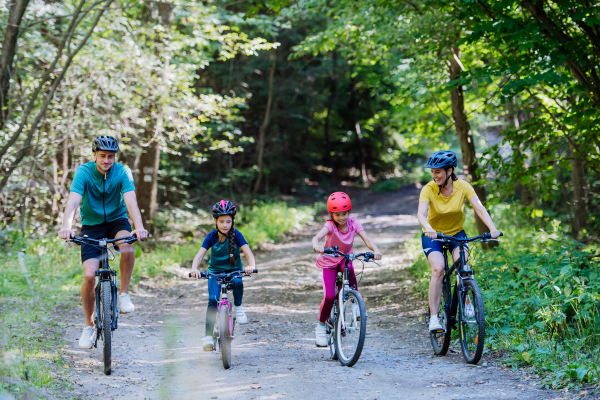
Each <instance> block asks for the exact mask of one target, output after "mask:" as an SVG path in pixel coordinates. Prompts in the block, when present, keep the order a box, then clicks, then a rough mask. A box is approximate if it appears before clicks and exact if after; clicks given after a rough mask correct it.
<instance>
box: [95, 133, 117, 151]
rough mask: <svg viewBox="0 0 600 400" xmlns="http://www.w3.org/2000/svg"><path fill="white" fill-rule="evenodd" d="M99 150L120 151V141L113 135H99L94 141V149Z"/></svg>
mask: <svg viewBox="0 0 600 400" xmlns="http://www.w3.org/2000/svg"><path fill="white" fill-rule="evenodd" d="M99 150H103V151H114V152H115V153H116V152H118V151H119V142H118V141H117V139H115V138H114V137H112V136H98V137H97V138H96V139H94V142H93V143H92V151H93V152H94V153H95V152H97V151H99Z"/></svg>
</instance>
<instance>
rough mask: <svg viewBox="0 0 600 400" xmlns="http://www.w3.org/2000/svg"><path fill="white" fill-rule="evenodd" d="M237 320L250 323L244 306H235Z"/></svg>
mask: <svg viewBox="0 0 600 400" xmlns="http://www.w3.org/2000/svg"><path fill="white" fill-rule="evenodd" d="M235 320H236V321H237V322H238V323H240V324H246V323H248V316H247V315H246V309H245V308H244V306H239V307H238V306H236V307H235Z"/></svg>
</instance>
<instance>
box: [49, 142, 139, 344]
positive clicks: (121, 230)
mask: <svg viewBox="0 0 600 400" xmlns="http://www.w3.org/2000/svg"><path fill="white" fill-rule="evenodd" d="M92 151H93V152H94V161H90V162H88V163H86V164H82V165H80V166H79V167H78V168H77V170H75V176H74V177H73V183H72V184H71V193H70V194H69V198H68V199H67V207H66V208H65V214H64V217H63V224H62V229H61V230H60V232H58V236H59V237H60V238H61V239H65V240H66V241H67V242H68V241H69V240H70V239H71V238H72V237H74V236H75V232H73V230H72V225H73V217H74V216H75V211H76V210H77V207H79V205H80V204H81V224H82V227H81V235H82V236H83V235H87V236H88V237H90V238H93V239H104V238H117V237H124V236H133V235H137V238H138V241H139V240H141V239H145V238H147V237H148V231H147V230H145V229H144V224H143V222H142V216H141V213H140V209H139V207H138V204H137V199H136V197H135V186H134V183H133V176H132V175H131V170H130V169H129V168H128V167H126V166H124V165H123V164H120V163H117V162H115V156H116V154H117V152H118V151H119V143H118V142H117V140H116V139H115V138H113V137H110V136H99V137H97V138H96V139H95V140H94V142H93V144H92ZM128 211H129V215H130V216H131V219H132V220H133V223H134V225H135V228H136V229H135V230H133V231H132V229H131V225H130V224H129V221H128V219H127V212H128ZM119 250H120V251H121V265H120V267H121V290H120V292H119V296H118V303H119V304H118V306H117V307H118V309H119V310H120V312H121V313H122V314H124V313H128V312H133V310H134V309H135V307H134V305H133V303H132V302H131V299H130V297H129V281H130V280H131V274H132V272H133V266H134V264H135V253H134V251H133V246H132V245H131V244H127V243H123V244H119ZM100 256H101V251H100V250H99V249H97V248H96V247H95V246H90V245H83V246H81V262H82V264H83V284H82V285H81V300H82V302H83V311H84V312H85V327H84V329H83V333H82V335H81V338H80V339H79V347H81V348H82V349H91V348H92V346H93V345H94V342H95V341H96V329H94V321H93V313H94V303H95V297H94V288H95V285H96V279H95V272H96V271H97V270H98V269H99V268H100Z"/></svg>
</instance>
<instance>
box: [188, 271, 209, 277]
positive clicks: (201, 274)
mask: <svg viewBox="0 0 600 400" xmlns="http://www.w3.org/2000/svg"><path fill="white" fill-rule="evenodd" d="M188 277H190V278H191V277H192V273H191V272H190V273H188ZM200 278H206V271H200Z"/></svg>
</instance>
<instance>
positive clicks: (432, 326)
mask: <svg viewBox="0 0 600 400" xmlns="http://www.w3.org/2000/svg"><path fill="white" fill-rule="evenodd" d="M443 330H444V328H443V327H442V325H441V324H440V321H439V319H438V317H437V315H434V316H433V317H431V319H430V320H429V332H435V331H443Z"/></svg>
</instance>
